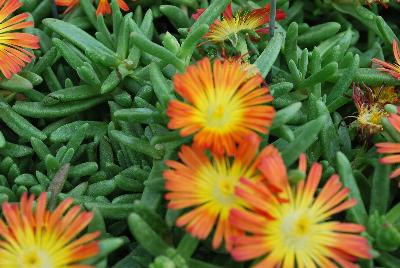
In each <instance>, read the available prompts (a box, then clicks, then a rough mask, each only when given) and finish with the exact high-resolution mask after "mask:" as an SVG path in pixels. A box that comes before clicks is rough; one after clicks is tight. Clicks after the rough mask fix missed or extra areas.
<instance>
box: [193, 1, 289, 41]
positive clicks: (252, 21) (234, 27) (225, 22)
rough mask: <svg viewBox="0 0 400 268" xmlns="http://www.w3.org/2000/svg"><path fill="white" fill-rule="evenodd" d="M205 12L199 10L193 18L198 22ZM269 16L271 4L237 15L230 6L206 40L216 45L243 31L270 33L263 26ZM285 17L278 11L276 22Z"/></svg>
mask: <svg viewBox="0 0 400 268" xmlns="http://www.w3.org/2000/svg"><path fill="white" fill-rule="evenodd" d="M204 11H205V10H204V9H199V10H197V13H196V14H194V15H193V18H194V19H196V20H197V19H198V17H200V16H201V14H202V13H203V12H204ZM269 15H270V5H269V4H268V5H267V6H265V7H264V8H258V9H255V10H253V11H250V12H246V11H239V12H237V13H236V14H235V15H233V13H232V5H231V4H229V5H228V7H227V8H226V9H225V11H224V13H223V15H222V19H221V20H219V19H217V20H216V21H214V23H213V24H212V25H211V26H210V30H209V31H208V33H207V34H206V35H205V38H207V39H209V40H210V41H212V42H214V43H222V42H224V41H226V40H228V39H230V38H232V37H234V36H235V35H237V34H239V33H240V32H243V31H254V32H257V33H259V34H265V33H268V28H267V27H263V26H265V25H266V24H267V23H268V22H269ZM285 16H286V15H285V13H284V12H283V11H282V10H279V9H278V10H277V13H276V20H282V19H284V18H285Z"/></svg>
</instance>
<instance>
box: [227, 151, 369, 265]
mask: <svg viewBox="0 0 400 268" xmlns="http://www.w3.org/2000/svg"><path fill="white" fill-rule="evenodd" d="M264 161H266V162H269V165H270V169H269V177H270V180H273V179H274V177H275V178H276V180H277V181H279V185H280V188H281V189H282V193H281V194H282V195H283V196H285V197H286V198H285V200H282V199H281V198H277V197H276V195H275V194H273V193H272V192H271V191H270V189H269V188H268V187H267V186H265V184H264V183H262V182H254V181H249V180H247V179H242V180H241V185H240V186H238V187H237V188H236V194H237V196H238V197H239V198H241V199H243V201H244V202H247V203H248V205H249V207H251V208H252V209H251V210H245V209H243V208H234V209H232V211H231V214H230V217H229V219H230V221H231V223H232V225H233V226H234V227H236V228H237V229H239V230H240V231H242V233H239V234H238V235H236V236H233V237H232V241H233V250H232V251H231V254H232V256H233V258H234V259H236V260H238V261H245V260H254V259H259V258H262V259H261V260H260V261H259V262H258V263H257V264H255V265H254V266H253V267H254V268H264V267H271V268H272V267H286V268H295V267H324V268H325V267H356V266H355V264H354V262H356V261H357V259H358V258H366V259H369V258H371V257H372V256H371V253H370V247H369V245H368V241H367V239H365V238H364V237H362V236H360V233H361V232H363V231H364V227H363V226H362V225H358V224H353V223H347V222H340V221H336V220H335V221H333V220H330V217H332V216H333V215H335V214H337V213H340V212H342V211H345V210H347V209H349V208H351V207H353V206H354V205H355V204H356V200H354V199H352V198H350V199H348V196H349V189H347V188H343V187H342V183H341V182H340V180H339V177H338V176H337V175H333V176H332V177H331V178H330V179H329V180H328V181H327V182H326V183H325V185H324V186H323V187H322V189H321V190H320V191H318V185H319V183H320V180H321V175H322V166H321V165H320V164H317V163H314V164H313V165H312V167H311V169H310V171H309V173H308V177H307V179H305V180H302V181H300V182H299V183H298V184H297V186H296V187H295V188H292V187H291V185H290V184H289V181H288V176H287V171H286V167H285V165H284V164H283V161H282V159H280V156H279V155H274V156H270V157H269V156H267V157H265V160H264Z"/></svg>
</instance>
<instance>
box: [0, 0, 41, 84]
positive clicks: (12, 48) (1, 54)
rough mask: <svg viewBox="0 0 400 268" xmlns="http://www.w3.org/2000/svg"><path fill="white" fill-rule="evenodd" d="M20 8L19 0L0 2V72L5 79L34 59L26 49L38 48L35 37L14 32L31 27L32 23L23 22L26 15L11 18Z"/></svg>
mask: <svg viewBox="0 0 400 268" xmlns="http://www.w3.org/2000/svg"><path fill="white" fill-rule="evenodd" d="M21 6H22V3H21V2H20V1H19V0H2V1H0V72H1V73H2V74H3V75H4V76H5V77H6V78H7V79H10V78H11V77H12V76H13V74H16V73H18V72H20V71H21V69H22V68H23V67H24V66H25V64H26V63H29V62H31V60H32V58H34V55H33V54H32V53H31V52H30V51H28V50H27V49H36V48H39V38H38V37H37V36H34V35H32V34H28V33H21V32H16V30H20V29H25V28H28V27H32V26H33V22H32V21H24V20H25V19H27V18H28V16H29V15H28V13H22V14H18V15H16V16H13V17H11V14H12V13H13V12H14V11H16V10H17V9H18V8H20V7H21Z"/></svg>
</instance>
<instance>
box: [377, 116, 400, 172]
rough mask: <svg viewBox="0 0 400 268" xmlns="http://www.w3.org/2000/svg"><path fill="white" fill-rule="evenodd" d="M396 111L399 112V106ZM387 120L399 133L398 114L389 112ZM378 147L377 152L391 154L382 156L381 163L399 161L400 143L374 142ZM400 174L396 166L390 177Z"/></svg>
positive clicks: (399, 121)
mask: <svg viewBox="0 0 400 268" xmlns="http://www.w3.org/2000/svg"><path fill="white" fill-rule="evenodd" d="M397 113H400V108H397ZM388 120H389V122H390V124H391V125H392V126H393V128H394V129H395V130H396V131H397V132H399V133H400V116H399V114H391V115H389V116H388ZM376 147H377V148H378V153H381V154H391V155H388V156H385V157H383V158H382V159H381V160H380V162H381V163H382V164H386V165H390V164H398V163H400V143H396V142H383V143H378V144H376ZM398 176H400V168H397V169H396V170H395V171H393V172H392V174H390V177H391V178H395V177H398Z"/></svg>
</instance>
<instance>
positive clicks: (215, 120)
mask: <svg viewBox="0 0 400 268" xmlns="http://www.w3.org/2000/svg"><path fill="white" fill-rule="evenodd" d="M229 120H230V116H229V113H226V111H225V109H224V107H223V106H222V105H219V106H217V107H216V108H214V109H210V113H209V115H208V123H209V126H211V127H221V126H223V125H225V124H226V123H227V122H228V121H229Z"/></svg>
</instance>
